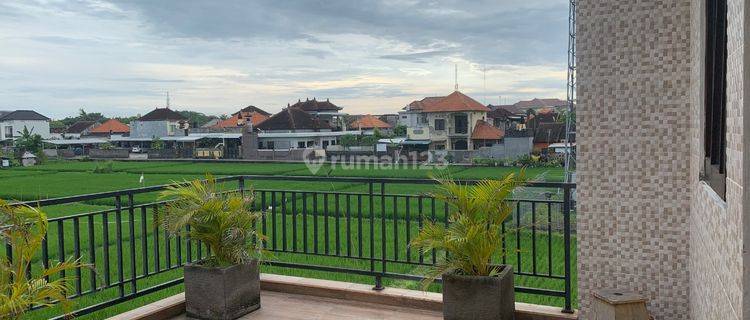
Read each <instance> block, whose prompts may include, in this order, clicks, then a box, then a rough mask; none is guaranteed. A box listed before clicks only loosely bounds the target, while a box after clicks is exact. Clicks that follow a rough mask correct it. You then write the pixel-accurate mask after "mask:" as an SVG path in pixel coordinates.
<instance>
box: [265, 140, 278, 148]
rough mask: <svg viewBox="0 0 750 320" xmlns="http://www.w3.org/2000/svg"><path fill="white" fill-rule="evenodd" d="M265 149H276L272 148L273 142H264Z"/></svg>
mask: <svg viewBox="0 0 750 320" xmlns="http://www.w3.org/2000/svg"><path fill="white" fill-rule="evenodd" d="M266 149H276V148H274V143H273V141H268V142H266Z"/></svg>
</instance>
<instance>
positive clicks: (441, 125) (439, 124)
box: [435, 119, 445, 130]
mask: <svg viewBox="0 0 750 320" xmlns="http://www.w3.org/2000/svg"><path fill="white" fill-rule="evenodd" d="M435 130H445V119H435Z"/></svg>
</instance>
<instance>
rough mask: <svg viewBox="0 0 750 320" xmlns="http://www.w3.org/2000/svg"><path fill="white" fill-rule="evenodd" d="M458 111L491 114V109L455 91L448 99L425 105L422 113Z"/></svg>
mask: <svg viewBox="0 0 750 320" xmlns="http://www.w3.org/2000/svg"><path fill="white" fill-rule="evenodd" d="M458 111H479V112H489V111H490V108H487V107H486V106H485V105H483V104H481V103H479V102H478V101H476V100H474V99H472V98H471V97H469V96H467V95H465V94H463V93H461V92H460V91H454V92H453V93H451V94H449V95H448V96H447V97H445V98H443V99H441V100H440V101H438V102H435V103H432V104H423V108H422V112H458Z"/></svg>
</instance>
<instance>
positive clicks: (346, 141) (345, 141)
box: [339, 134, 357, 150]
mask: <svg viewBox="0 0 750 320" xmlns="http://www.w3.org/2000/svg"><path fill="white" fill-rule="evenodd" d="M339 144H340V145H341V147H343V148H344V149H345V150H349V148H350V147H352V146H354V145H356V144H357V137H356V136H355V135H353V134H345V135H343V136H341V139H339Z"/></svg>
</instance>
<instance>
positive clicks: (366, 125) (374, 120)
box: [349, 114, 391, 129]
mask: <svg viewBox="0 0 750 320" xmlns="http://www.w3.org/2000/svg"><path fill="white" fill-rule="evenodd" d="M349 128H352V129H374V128H378V129H390V128H391V125H390V124H388V123H386V122H384V121H383V120H380V119H378V117H376V116H373V115H369V114H368V115H365V116H363V117H361V118H359V119H357V120H355V121H354V122H352V123H351V124H350V125H349Z"/></svg>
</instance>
